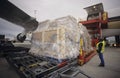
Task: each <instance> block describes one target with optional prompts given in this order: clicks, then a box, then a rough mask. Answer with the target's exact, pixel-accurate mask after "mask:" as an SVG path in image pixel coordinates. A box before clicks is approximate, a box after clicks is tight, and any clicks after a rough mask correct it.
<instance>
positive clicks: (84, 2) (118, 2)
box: [9, 0, 120, 22]
mask: <svg viewBox="0 0 120 78" xmlns="http://www.w3.org/2000/svg"><path fill="white" fill-rule="evenodd" d="M9 1H10V2H12V3H13V4H15V5H16V6H18V7H19V8H20V9H22V10H23V11H24V12H26V13H27V14H29V15H30V16H32V17H35V15H36V18H37V20H38V22H40V21H44V20H47V19H55V18H58V17H63V16H67V15H72V16H74V17H75V18H76V19H79V18H82V19H86V17H87V13H86V11H85V10H84V9H83V8H85V7H88V6H91V5H94V4H97V3H103V6H104V9H105V11H107V12H109V16H110V17H111V16H116V15H120V0H9ZM35 10H36V14H35Z"/></svg>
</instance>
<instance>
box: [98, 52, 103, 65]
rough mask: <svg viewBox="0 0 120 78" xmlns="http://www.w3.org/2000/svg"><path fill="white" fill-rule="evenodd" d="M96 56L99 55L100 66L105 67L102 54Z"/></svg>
mask: <svg viewBox="0 0 120 78" xmlns="http://www.w3.org/2000/svg"><path fill="white" fill-rule="evenodd" d="M98 55H99V58H100V61H101V63H100V64H101V65H105V62H104V58H103V53H101V52H100V53H98Z"/></svg>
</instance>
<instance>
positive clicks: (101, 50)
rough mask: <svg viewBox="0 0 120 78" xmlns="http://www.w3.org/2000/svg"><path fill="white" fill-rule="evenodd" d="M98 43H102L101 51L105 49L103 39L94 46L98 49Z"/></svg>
mask: <svg viewBox="0 0 120 78" xmlns="http://www.w3.org/2000/svg"><path fill="white" fill-rule="evenodd" d="M100 43H102V44H103V45H102V50H101V53H103V52H104V50H105V41H102V42H99V43H97V45H96V48H97V49H98V45H99V44H100Z"/></svg>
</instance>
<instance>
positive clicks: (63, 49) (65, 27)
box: [29, 16, 92, 61]
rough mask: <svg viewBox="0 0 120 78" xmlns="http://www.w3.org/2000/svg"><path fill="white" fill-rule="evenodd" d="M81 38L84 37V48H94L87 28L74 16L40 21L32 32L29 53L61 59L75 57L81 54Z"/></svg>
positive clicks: (89, 49)
mask: <svg viewBox="0 0 120 78" xmlns="http://www.w3.org/2000/svg"><path fill="white" fill-rule="evenodd" d="M80 38H83V46H82V47H83V50H85V51H86V52H89V51H91V50H92V47H91V39H90V35H89V34H88V31H87V29H86V28H85V27H84V26H83V25H82V24H78V23H77V20H76V19H75V18H73V17H72V16H67V17H62V18H58V19H55V20H53V21H50V20H47V21H44V22H41V23H39V26H38V28H37V29H36V30H35V31H34V32H33V34H32V41H31V43H32V45H31V49H30V51H29V53H31V54H32V55H35V56H40V57H48V58H54V59H57V60H59V61H61V60H65V59H74V58H77V57H78V55H79V50H80Z"/></svg>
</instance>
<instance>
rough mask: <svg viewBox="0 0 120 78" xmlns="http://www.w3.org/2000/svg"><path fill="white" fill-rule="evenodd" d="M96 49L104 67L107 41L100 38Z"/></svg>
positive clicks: (101, 65)
mask: <svg viewBox="0 0 120 78" xmlns="http://www.w3.org/2000/svg"><path fill="white" fill-rule="evenodd" d="M96 49H97V53H98V55H99V58H100V61H101V63H100V64H99V66H100V67H104V66H105V62H104V57H103V52H104V50H105V41H104V40H102V39H100V40H99V42H98V43H97V45H96Z"/></svg>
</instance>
